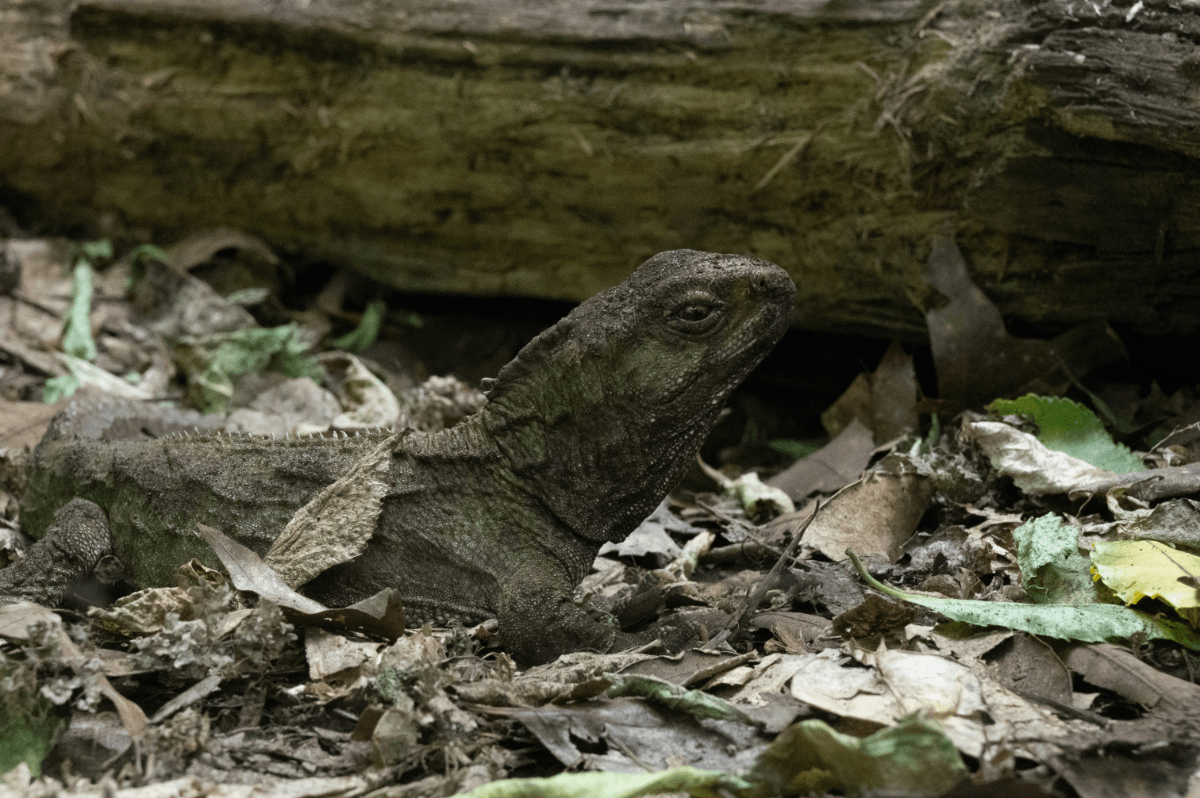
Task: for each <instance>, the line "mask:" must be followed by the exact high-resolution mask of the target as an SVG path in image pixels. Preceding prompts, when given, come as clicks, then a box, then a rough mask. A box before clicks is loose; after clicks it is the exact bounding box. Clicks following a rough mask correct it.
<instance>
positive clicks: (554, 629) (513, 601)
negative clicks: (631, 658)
mask: <svg viewBox="0 0 1200 798" xmlns="http://www.w3.org/2000/svg"><path fill="white" fill-rule="evenodd" d="M542 565H545V564H544V563H542ZM572 592H573V591H572V589H571V585H570V583H569V581H568V580H567V579H566V578H565V576H562V575H558V574H555V572H554V570H553V569H550V568H545V567H540V568H539V567H537V566H536V565H530V566H527V567H525V568H522V569H520V570H519V571H518V572H517V573H514V574H513V575H512V577H511V578H510V579H509V580H508V582H507V583H506V584H504V585H503V586H502V588H501V591H500V605H499V612H498V613H497V615H498V620H499V621H500V635H501V638H502V639H503V641H504V647H505V648H506V649H507V650H508V651H509V652H510V653H511V654H512V655H513V657H514V658H515V659H516V660H517V662H519V663H521V664H522V665H538V664H541V663H543V662H549V661H551V660H553V659H555V658H556V657H558V656H559V655H560V654H563V653H566V652H569V651H598V652H602V653H606V652H611V651H622V650H624V649H628V648H636V647H637V646H642V645H645V644H647V643H651V642H653V641H654V640H661V641H662V643H663V645H664V646H666V647H667V648H668V649H671V650H676V649H679V648H681V647H683V646H684V645H686V644H687V643H688V642H689V641H691V640H692V639H694V638H695V636H696V635H695V631H694V630H693V629H692V628H691V627H690V626H688V625H687V624H680V625H672V624H669V623H662V622H660V623H656V624H654V625H653V626H651V628H650V629H649V630H647V631H644V632H639V633H637V634H628V633H626V632H622V631H621V630H620V628H619V627H618V625H617V621H616V619H615V618H612V619H610V620H611V622H610V623H606V622H601V621H597V620H596V619H595V618H593V617H591V616H590V615H588V614H587V613H586V612H585V611H584V610H583V609H581V608H580V607H579V605H577V604H576V603H575V602H574V601H573V600H572V595H571V594H572Z"/></svg>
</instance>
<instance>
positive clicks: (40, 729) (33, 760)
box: [0, 697, 66, 778]
mask: <svg viewBox="0 0 1200 798" xmlns="http://www.w3.org/2000/svg"><path fill="white" fill-rule="evenodd" d="M37 698H38V697H35V698H34V700H37ZM43 703H45V704H47V705H49V704H50V702H49V701H45V700H44V699H43ZM50 708H51V709H52V708H53V707H52V706H51V707H50ZM5 714H8V713H5ZM64 726H66V723H65V722H64V721H62V720H61V719H59V718H58V717H56V716H55V715H53V714H51V713H49V712H43V713H41V714H40V716H32V715H27V714H20V715H17V714H16V713H13V716H12V717H8V718H0V776H3V775H4V774H5V773H7V772H8V771H10V770H12V769H13V768H15V767H16V766H17V765H19V764H21V763H22V762H25V763H26V764H28V765H29V771H30V773H31V774H32V775H33V777H34V778H37V777H39V776H41V775H42V760H44V759H45V758H46V756H47V755H49V753H50V749H51V748H53V747H54V739H55V738H56V737H57V736H58V733H59V732H60V731H61V730H62V728H63V727H64Z"/></svg>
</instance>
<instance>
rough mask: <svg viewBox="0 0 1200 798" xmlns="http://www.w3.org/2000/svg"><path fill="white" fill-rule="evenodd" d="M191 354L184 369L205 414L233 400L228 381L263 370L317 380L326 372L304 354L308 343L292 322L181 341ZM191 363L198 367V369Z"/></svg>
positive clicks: (221, 410)
mask: <svg viewBox="0 0 1200 798" xmlns="http://www.w3.org/2000/svg"><path fill="white" fill-rule="evenodd" d="M181 343H182V344H183V346H184V347H186V348H187V349H189V350H190V351H191V354H190V355H189V356H188V357H185V358H181V361H182V362H184V363H187V364H189V365H188V378H189V381H190V384H189V391H190V393H191V398H192V401H193V403H194V404H195V405H196V406H197V407H199V408H200V409H202V410H204V412H208V413H212V412H224V410H225V408H226V407H227V406H228V403H229V399H230V397H232V396H233V380H232V378H233V377H236V376H238V375H241V374H249V373H254V374H258V373H261V372H263V371H266V370H268V368H270V369H272V370H275V371H279V372H281V373H283V374H286V375H287V376H289V377H311V378H312V379H313V380H315V381H317V382H320V381H321V380H323V379H324V378H325V371H324V369H323V368H322V367H321V364H320V363H319V362H317V359H316V358H315V357H313V356H312V355H311V354H310V353H309V351H308V350H309V343H308V341H307V340H306V339H305V337H304V336H303V335H302V334H301V331H300V328H299V327H298V326H297V325H296V324H295V323H294V322H293V323H291V324H284V325H281V326H279V327H252V328H249V329H243V330H234V331H232V332H227V333H217V334H214V335H206V336H203V337H201V338H196V339H190V340H184V341H182V342H181ZM195 364H199V365H198V366H197V365H195Z"/></svg>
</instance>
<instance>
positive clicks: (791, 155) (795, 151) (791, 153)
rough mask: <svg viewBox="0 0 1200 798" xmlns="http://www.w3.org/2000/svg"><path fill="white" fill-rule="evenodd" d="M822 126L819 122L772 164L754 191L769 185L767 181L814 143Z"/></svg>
mask: <svg viewBox="0 0 1200 798" xmlns="http://www.w3.org/2000/svg"><path fill="white" fill-rule="evenodd" d="M821 127H822V126H821V125H819V124H818V125H817V126H816V127H815V128H813V132H812V133H809V134H808V135H807V136H803V137H801V138H800V140H799V141H797V142H796V143H795V145H794V146H793V147H792V148H791V149H790V150H788V151H787V152H785V153H784V154H783V157H782V158H780V159H779V160H778V161H776V162H775V165H774V166H772V167H771V168H770V169H768V170H767V173H766V174H765V175H763V176H762V180H759V181H758V185H756V186H755V187H754V191H758V190H760V189H762V188H763V187H764V186H766V185H767V183H770V182H771V181H772V180H774V179H775V175H777V174H779V173H780V172H781V171H783V168H784V167H785V166H787V165H788V164H789V163H791V162H792V161H793V160H795V159H796V156H797V155H799V154H800V153H801V151H803V150H804V148H805V147H807V146H808V145H809V144H810V143H812V140H813V139H814V138H816V137H817V134H818V133H820V132H821ZM751 193H753V192H751Z"/></svg>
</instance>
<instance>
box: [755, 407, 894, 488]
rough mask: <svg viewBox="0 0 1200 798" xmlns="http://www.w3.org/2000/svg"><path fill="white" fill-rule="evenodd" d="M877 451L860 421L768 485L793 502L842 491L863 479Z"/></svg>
mask: <svg viewBox="0 0 1200 798" xmlns="http://www.w3.org/2000/svg"><path fill="white" fill-rule="evenodd" d="M874 450H875V441H874V438H873V437H872V435H871V430H870V429H869V428H868V427H867V426H866V425H865V424H863V423H862V422H861V421H859V420H858V419H857V418H856V419H853V420H852V421H851V422H850V423H849V425H847V427H846V429H844V430H843V431H842V432H841V434H840V435H838V436H837V437H836V438H834V439H833V440H832V441H830V442H829V443H827V444H825V445H824V446H823V447H821V448H820V449H819V450H818V451H816V452H813V453H812V454H810V455H809V456H808V457H805V458H803V459H801V460H797V461H796V462H794V463H792V464H791V465H790V466H788V467H787V468H786V469H784V470H783V471H781V472H779V473H778V474H776V475H775V476H773V477H771V478H770V479H768V480H767V484H768V485H770V486H771V487H775V488H779V489H780V490H782V491H783V492H784V493H786V494H787V495H788V496H790V497H791V498H792V500H793V501H800V500H801V499H803V498H804V497H805V496H808V495H809V494H810V493H815V492H817V491H820V492H822V493H827V492H829V491H834V490H840V489H842V488H844V487H845V486H846V485H849V484H850V483H851V482H853V481H854V480H856V479H858V478H859V476H860V475H861V474H862V470H863V469H864V468H866V467H867V463H868V462H869V461H870V459H871V452H873V451H874Z"/></svg>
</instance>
